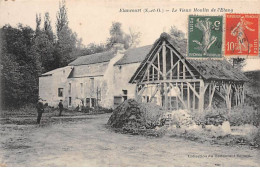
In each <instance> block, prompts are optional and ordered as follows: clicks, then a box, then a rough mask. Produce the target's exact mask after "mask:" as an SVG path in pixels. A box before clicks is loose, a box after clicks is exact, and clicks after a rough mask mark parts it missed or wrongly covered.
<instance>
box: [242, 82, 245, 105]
mask: <svg viewBox="0 0 260 170" xmlns="http://www.w3.org/2000/svg"><path fill="white" fill-rule="evenodd" d="M244 102H245V86H244V84H243V85H242V104H244Z"/></svg>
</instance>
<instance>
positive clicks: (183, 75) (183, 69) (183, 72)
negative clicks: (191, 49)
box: [182, 64, 186, 79]
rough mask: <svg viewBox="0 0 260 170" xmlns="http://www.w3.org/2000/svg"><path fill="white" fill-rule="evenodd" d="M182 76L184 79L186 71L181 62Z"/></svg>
mask: <svg viewBox="0 0 260 170" xmlns="http://www.w3.org/2000/svg"><path fill="white" fill-rule="evenodd" d="M182 78H183V79H186V71H185V66H184V64H182Z"/></svg>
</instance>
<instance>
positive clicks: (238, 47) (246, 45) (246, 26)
mask: <svg viewBox="0 0 260 170" xmlns="http://www.w3.org/2000/svg"><path fill="white" fill-rule="evenodd" d="M258 18H259V15H256V14H226V34H225V35H226V38H225V55H227V56H232V55H238V56H257V55H258V53H259V52H258V43H259V42H258V39H259V34H258V22H259V19H258Z"/></svg>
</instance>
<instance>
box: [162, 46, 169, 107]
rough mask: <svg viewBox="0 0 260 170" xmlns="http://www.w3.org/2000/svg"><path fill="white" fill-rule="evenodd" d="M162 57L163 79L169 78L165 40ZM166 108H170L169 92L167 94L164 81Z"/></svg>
mask: <svg viewBox="0 0 260 170" xmlns="http://www.w3.org/2000/svg"><path fill="white" fill-rule="evenodd" d="M162 47H163V48H162V58H163V80H167V77H166V46H165V41H163V45H162ZM164 106H165V107H164V108H165V110H168V94H167V83H166V82H165V83H164Z"/></svg>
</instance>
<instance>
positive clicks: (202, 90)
mask: <svg viewBox="0 0 260 170" xmlns="http://www.w3.org/2000/svg"><path fill="white" fill-rule="evenodd" d="M204 87H205V86H204V81H203V80H201V81H200V95H199V112H200V113H202V112H203V110H204Z"/></svg>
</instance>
